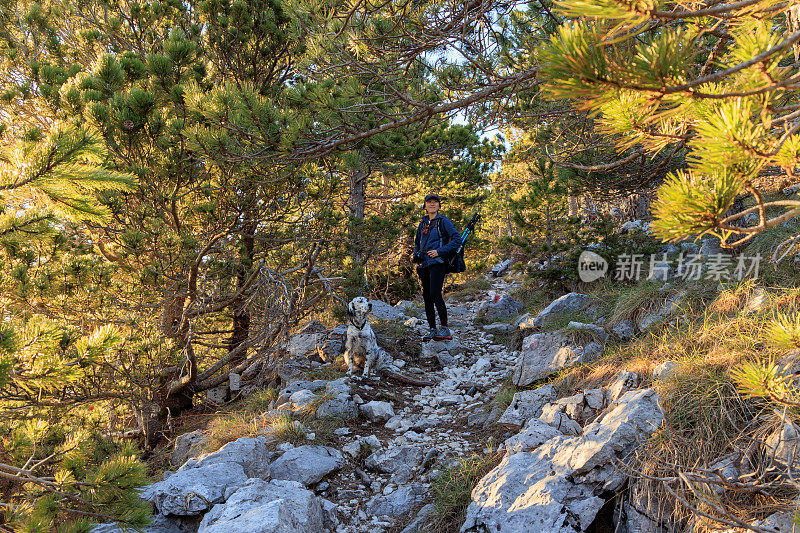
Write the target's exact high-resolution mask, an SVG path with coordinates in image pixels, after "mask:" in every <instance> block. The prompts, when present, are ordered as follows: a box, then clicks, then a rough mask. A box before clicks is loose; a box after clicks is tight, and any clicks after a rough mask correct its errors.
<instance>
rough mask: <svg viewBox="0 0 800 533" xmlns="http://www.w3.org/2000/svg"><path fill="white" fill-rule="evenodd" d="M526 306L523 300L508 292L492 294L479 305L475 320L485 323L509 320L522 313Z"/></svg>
mask: <svg viewBox="0 0 800 533" xmlns="http://www.w3.org/2000/svg"><path fill="white" fill-rule="evenodd" d="M524 307H525V306H524V305H522V302H518V301H517V300H515V299H514V298H512V297H511V296H509V295H507V294H504V295H502V296H492V297H490V298H489V299H488V300H485V301H484V302H483V303H481V305H480V307H478V313H477V315H476V318H475V320H476V321H478V322H484V323H490V322H500V321H503V320H509V319H511V318H514V317H515V316H517V315H518V314H520V313H521V312H522V309H523V308H524Z"/></svg>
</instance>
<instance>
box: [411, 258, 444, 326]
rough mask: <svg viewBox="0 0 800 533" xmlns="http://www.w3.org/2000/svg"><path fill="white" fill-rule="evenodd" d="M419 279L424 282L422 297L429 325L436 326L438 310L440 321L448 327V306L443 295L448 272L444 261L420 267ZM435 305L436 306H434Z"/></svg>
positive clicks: (418, 271)
mask: <svg viewBox="0 0 800 533" xmlns="http://www.w3.org/2000/svg"><path fill="white" fill-rule="evenodd" d="M417 274H419V280H420V281H421V282H422V298H423V300H425V316H426V317H427V319H428V325H429V326H430V327H432V328H435V327H436V311H437V310H438V311H439V322H440V323H441V324H442V326H445V327H447V307H445V305H444V297H442V286H443V285H444V277H445V275H446V274H447V270H446V269H445V265H444V263H435V264H433V265H431V266H429V267H426V268H418V269H417ZM434 306H435V308H434Z"/></svg>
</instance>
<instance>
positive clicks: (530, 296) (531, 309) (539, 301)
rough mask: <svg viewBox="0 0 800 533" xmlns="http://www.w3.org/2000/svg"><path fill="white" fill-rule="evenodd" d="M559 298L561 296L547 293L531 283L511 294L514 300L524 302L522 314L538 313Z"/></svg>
mask: <svg viewBox="0 0 800 533" xmlns="http://www.w3.org/2000/svg"><path fill="white" fill-rule="evenodd" d="M558 296H561V295H560V294H555V293H553V292H552V291H547V290H545V289H544V288H542V287H539V286H537V285H534V284H533V283H531V282H528V283H523V284H522V286H520V287H518V288H516V289H514V290H513V291H512V292H511V297H512V298H514V299H515V300H517V301H519V302H522V306H523V309H522V312H523V313H531V314H535V313H538V312H539V311H541V310H542V309H544V308H545V307H547V306H548V305H549V304H550V302H552V301H553V300H555V299H556V298H557V297H558Z"/></svg>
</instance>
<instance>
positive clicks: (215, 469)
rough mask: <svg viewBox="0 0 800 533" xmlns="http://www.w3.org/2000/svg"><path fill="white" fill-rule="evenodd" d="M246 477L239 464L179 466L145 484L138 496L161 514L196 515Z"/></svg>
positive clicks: (206, 509) (218, 500)
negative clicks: (183, 467)
mask: <svg viewBox="0 0 800 533" xmlns="http://www.w3.org/2000/svg"><path fill="white" fill-rule="evenodd" d="M247 479H248V476H247V475H246V474H245V473H244V470H243V469H242V466H241V465H239V464H236V463H217V464H210V465H206V466H203V467H199V468H189V469H186V470H179V471H178V472H175V473H174V474H172V475H171V476H169V477H168V478H167V479H165V480H164V481H159V482H158V483H153V484H152V485H148V486H147V487H145V488H144V489H143V490H142V492H141V494H140V496H141V498H142V499H143V500H147V501H149V502H150V503H152V504H153V505H154V506H155V508H156V510H157V511H158V512H159V513H161V514H165V515H175V516H196V515H199V514H202V513H204V512H206V511H208V510H209V509H211V507H212V506H213V505H214V504H217V503H222V502H224V501H225V493H226V491H228V489H230V488H236V487H239V486H240V485H242V484H244V483H245V482H246V481H247Z"/></svg>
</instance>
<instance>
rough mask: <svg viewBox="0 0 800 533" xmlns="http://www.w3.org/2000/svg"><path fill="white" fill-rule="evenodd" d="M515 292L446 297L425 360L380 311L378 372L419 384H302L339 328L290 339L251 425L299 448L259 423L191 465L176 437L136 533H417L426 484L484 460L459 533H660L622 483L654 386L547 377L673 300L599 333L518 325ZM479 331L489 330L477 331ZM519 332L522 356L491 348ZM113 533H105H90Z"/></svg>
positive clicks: (423, 521)
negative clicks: (279, 427) (438, 334)
mask: <svg viewBox="0 0 800 533" xmlns="http://www.w3.org/2000/svg"><path fill="white" fill-rule="evenodd" d="M515 284H516V282H515V281H513V280H507V279H494V280H492V287H491V290H489V291H488V297H485V298H481V299H478V300H475V299H472V298H463V299H462V300H461V301H459V300H456V299H454V298H450V300H449V302H448V309H449V315H450V317H451V318H450V326H451V329H452V330H453V333H454V339H453V341H448V342H436V341H433V342H428V343H423V344H422V347H421V357H417V356H416V355H413V356H412V355H409V354H410V353H415V352H416V348H415V347H414V348H413V349H411V347H404V346H401V345H397V343H398V342H402V339H409V334H411V335H412V336H413V335H419V336H421V335H422V334H423V333H425V332H426V331H427V324H426V323H425V322H424V321H423V320H421V319H420V318H418V317H409V316H406V315H405V314H403V313H402V312H401V311H399V310H398V309H397V308H392V307H391V306H388V304H383V303H382V302H376V303H377V304H380V305H375V306H373V313H375V314H376V315H378V316H379V317H381V318H384V319H393V322H392V324H394V326H392V327H396V328H403V334H399V333H398V334H397V335H395V336H394V337H392V336H391V335H390V334H387V333H384V334H382V335H379V337H378V340H379V344H381V345H382V346H383V347H384V348H386V349H387V350H388V351H390V352H391V354H393V355H394V357H393V358H392V357H391V356H390V358H389V359H390V361H389V364H390V366H389V368H390V369H392V372H395V373H402V374H403V375H407V376H412V377H414V378H416V379H422V380H428V381H430V382H432V383H433V384H432V385H430V386H424V387H418V386H413V385H409V384H407V383H403V382H402V381H397V380H395V379H386V378H385V377H378V378H361V377H360V376H353V377H347V376H345V377H335V376H334V375H329V376H328V377H329V378H330V379H312V378H313V377H319V376H321V375H324V374H320V373H319V372H315V370H316V369H323V368H327V367H326V366H323V365H322V364H321V363H319V362H313V361H312V360H310V359H309V357H308V356H309V354H313V353H317V354H318V355H320V356H322V355H325V352H327V353H328V355H327V356H326V357H328V358H329V360H330V359H332V357H331V355H334V354H336V353H338V350H337V344H336V342H340V339H341V332H342V331H341V327H339V328H336V329H338V330H339V334H340V336H339V340H336V339H335V338H334V336H332V335H333V333H335V332H336V330H334V331H333V332H328V331H322V329H324V328H322V329H320V327H318V326H313V327H311V328H308V327H307V328H304V330H301V332H300V333H298V334H297V335H295V336H294V337H293V339H291V340H290V346H289V348H290V352H294V356H295V357H294V358H293V359H292V360H291V361H290V363H289V364H287V365H284V367H282V370H281V380H280V381H281V389H280V392H279V395H278V397H277V399H275V400H273V401H272V402H270V405H269V409H268V410H267V411H265V412H263V413H261V414H260V415H259V416H258V418H257V419H256V420H254V422H259V421H260V420H273V421H274V420H276V419H279V418H280V417H283V420H285V421H286V425H287V426H288V428H289V429H290V430H291V431H293V432H295V434H299V435H301V436H302V437H301V438H300V439H294V440H293V442H295V444H292V443H290V442H280V439H278V440H277V441H276V439H275V438H274V434H271V433H270V431H271V430H272V429H274V426H269V425H263V426H261V430H260V431H259V435H258V436H256V437H253V438H250V437H242V438H239V439H237V440H234V441H233V442H229V443H228V444H226V445H225V446H223V447H222V448H220V449H219V450H217V451H214V452H211V453H205V454H203V455H201V453H202V447H203V444H204V439H205V436H204V434H203V432H202V431H195V432H191V433H187V434H184V435H182V436H181V437H179V438H178V440H177V442H176V445H175V450H174V451H173V452H172V463H173V464H174V465H175V466H176V467H177V466H180V468H178V469H177V471H175V472H165V474H164V480H163V481H160V482H157V483H154V484H152V485H150V486H148V487H146V488H145V489H144V490H143V492H142V498H144V499H146V500H148V501H150V502H152V503H153V505H154V507H155V512H156V513H157V514H156V516H155V517H154V523H153V525H151V526H149V527H148V529H147V530H146V531H147V532H148V533H155V532H156V531H158V532H166V533H177V532H191V533H195V532H199V533H233V532H254V533H267V532H286V533H289V532H318V531H335V532H340V533H361V532H364V533H366V532H369V533H376V532H387V533H400V532H402V533H414V532H422V531H425V527H426V526H429V525H430V524H431V523H432V522H433V521H434V520H435V517H436V515H437V513H436V510H435V508H434V505H433V501H434V498H433V490H432V486H433V485H434V484H435V483H436V479H437V477H438V476H442V475H444V474H443V472H446V471H448V469H450V468H453V467H454V466H457V465H458V464H459V460H463V459H468V458H470V457H473V456H476V457H481V458H487V457H491V458H495V460H494V461H489V462H488V463H487V464H489V468H491V466H493V465H494V464H497V462H498V461H499V464H497V466H496V467H494V468H491V470H489V468H487V470H486V471H488V473H487V474H486V475H485V476H484V477H483V478H482V479H480V480H479V481H477V485H476V486H475V487H474V489H472V487H461V489H462V493H463V491H469V490H470V489H472V492H471V503H470V504H469V506H468V508H467V510H466V516H465V518H464V519H463V523H462V521H461V519H460V520H459V524H457V525H456V526H455V527H456V528H458V526H459V525H460V531H461V532H463V533H478V532H486V531H502V532H510V533H515V532H520V533H522V532H528V531H533V530H535V531H541V532H564V533H576V532H583V531H592V532H594V531H620V532H631V533H633V532H640V531H652V532H654V533H655V532H660V531H663V528H662V527H661V526H660V525H659V524H658V523H657V522H655V521H653V520H651V519H650V518H648V517H647V516H645V515H644V514H641V513H639V512H638V511H637V507H636V505H635V504H632V503H631V502H630V501H629V499H628V498H627V497H626V495H625V494H626V493H625V489H626V487H627V484H628V476H629V474H630V471H629V470H627V467H625V466H623V464H624V463H627V462H628V461H629V459H630V458H631V456H632V455H631V454H632V452H633V451H634V450H635V449H636V448H637V447H638V446H639V445H640V444H641V443H642V442H644V441H645V440H646V439H647V438H649V436H650V435H651V434H652V433H653V432H654V431H656V430H657V429H658V427H659V426H660V425H661V423H662V421H663V411H662V409H661V406H660V405H659V397H658V394H657V393H656V392H655V390H654V389H652V388H647V383H648V382H647V381H643V380H642V379H641V378H640V376H638V375H637V374H635V373H633V372H630V371H627V370H622V371H620V372H619V374H618V375H616V376H615V377H614V378H613V379H611V380H610V381H609V382H608V383H605V386H604V387H603V388H595V389H587V390H580V391H572V393H571V394H570V395H564V394H561V397H559V393H558V391H557V389H556V388H555V387H554V386H553V385H552V384H543V383H545V382H544V381H543V380H545V379H546V378H548V377H549V376H551V375H553V374H554V373H555V372H557V371H558V370H560V369H562V368H565V367H568V366H572V365H576V364H581V363H586V362H589V361H591V360H593V359H596V358H597V357H599V356H600V355H601V354H602V353H603V351H604V349H605V346H606V341H608V342H612V339H613V341H614V342H618V341H620V340H621V339H622V340H624V339H630V338H631V337H632V336H634V335H637V334H639V333H641V332H642V331H644V330H646V329H647V328H648V327H650V325H652V324H653V323H655V322H656V321H657V319H658V318H659V317H663V316H667V315H669V314H670V313H672V312H674V310H675V309H676V303H675V302H676V300H674V299H670V300H667V301H665V302H664V303H663V305H661V306H660V307H655V308H653V309H652V310H651V312H650V314H649V315H648V316H644V317H639V318H638V319H637V320H634V321H630V320H628V321H625V322H623V323H620V324H616V325H615V326H614V327H613V328H607V327H604V326H602V324H603V323H604V319H603V317H602V316H601V314H602V313H600V312H599V311H598V310H599V309H600V307H599V306H597V302H596V301H595V300H593V299H592V298H591V297H589V296H586V295H582V294H578V293H569V294H567V295H564V296H562V297H561V298H558V299H556V300H555V301H553V302H552V303H551V304H550V305H549V306H547V307H546V308H545V309H544V310H543V311H542V312H540V313H538V314H537V315H535V316H530V315H522V316H519V314H520V313H521V312H522V304H520V303H519V302H516V301H515V300H514V299H513V298H511V297H510V295H509V293H510V292H512V290H513V288H514V287H515ZM593 306H594V307H593ZM398 308H400V309H405V311H406V312H408V308H407V307H406V308H403V306H400V305H398ZM576 310H580V311H581V312H582V313H583V314H582V316H584V317H587V318H586V319H585V320H587V322H588V321H590V320H591V321H592V323H578V322H574V321H569V324H568V325H567V326H566V327H563V328H561V329H556V330H555V331H551V329H552V327H551V328H546V326H548V325H550V326H553V324H556V325H557V324H559V323H561V322H564V319H569V320H571V318H570V317H574V316H576V314H575V313H576ZM515 319H516V320H515ZM559 320H561V322H559ZM486 322H490V323H491V322H494V323H491V324H489V325H481V324H483V323H486ZM508 322H513V324H509V323H508ZM400 324H402V325H400ZM319 326H321V325H319ZM407 328H411V330H412V332H409V330H408V329H407ZM528 328H530V330H529V331H525V330H526V329H528ZM518 330H521V337H522V338H523V341H522V348H521V350H520V351H514V350H510V349H509V348H508V347H507V346H506V345H505V344H501V343H500V342H499V341H500V338H502V337H499V338H498V339H497V341H496V340H495V338H494V334H497V333H503V334H506V335H507V334H511V333H513V332H515V331H518ZM395 331H396V332H398V331H399V330H395ZM417 338H418V337H417ZM332 339H333V341H334V342H332ZM320 340H321V341H320ZM320 342H321V344H322V346H320ZM392 342H394V343H395V344H394V345H389V343H392ZM311 357H312V359H313V355H311ZM392 359H393V360H392ZM671 369H672V366H671V365H670V364H669V362H665V363H664V364H663V365H661V366H660V367H658V368H657V369H656V370H655V372H654V376H653V378H654V379H656V380H657V379H660V378H666V377H668V375H669V373H670V372H671ZM309 370H311V372H309ZM509 381H511V382H512V383H513V384H514V385H515V386H517V387H518V392H516V393H515V394H514V395H513V399H511V402H510V405H508V407H507V408H505V406H504V405H503V406H501V404H500V402H497V401H495V398H496V396H497V395H498V392H500V391H501V388H502V387H503V386H504V385H506V384H508V382H509ZM568 394H569V393H568ZM303 413H304V414H305V415H308V414H309V413H313V416H314V417H316V419H321V418H326V419H328V420H334V421H335V423H336V428H335V429H333V430H332V431H330V432H329V434H327V435H316V434H315V433H314V432H313V429H311V428H307V427H304V426H303V423H302V422H301V420H299V419H298V416H297V415H299V414H303ZM289 414H292V415H295V417H294V419H292V418H289ZM330 417H333V418H330ZM271 428H272V429H271ZM284 429H286V428H284ZM284 440H285V439H284ZM278 442H280V443H278ZM501 457H502V459H501ZM472 483H474V481H473V482H472ZM451 529H452V525H451V526H450V527H449V528H448V530H451ZM118 531H120V530H119V529H118V527H117V526H116V525H114V524H105V525H101V526H98V527H97V528H95V529H94V533H116V532H118Z"/></svg>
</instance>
